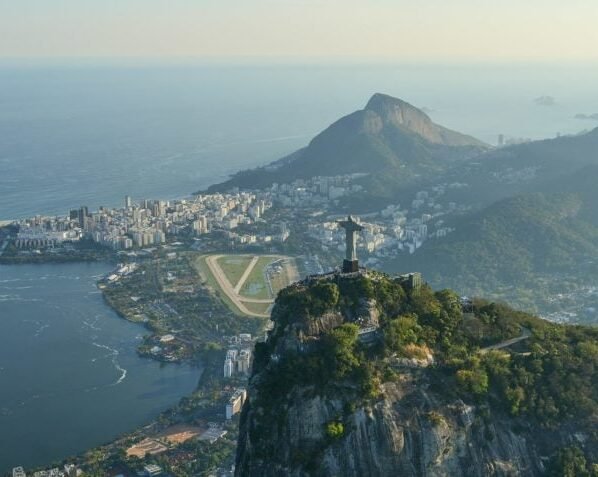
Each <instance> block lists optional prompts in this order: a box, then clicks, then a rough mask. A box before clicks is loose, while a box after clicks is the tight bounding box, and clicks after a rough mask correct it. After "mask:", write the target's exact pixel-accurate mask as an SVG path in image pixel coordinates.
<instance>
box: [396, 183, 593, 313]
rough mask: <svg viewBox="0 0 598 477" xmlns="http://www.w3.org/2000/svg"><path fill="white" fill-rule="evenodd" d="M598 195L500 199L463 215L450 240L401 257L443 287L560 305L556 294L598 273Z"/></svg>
mask: <svg viewBox="0 0 598 477" xmlns="http://www.w3.org/2000/svg"><path fill="white" fill-rule="evenodd" d="M594 177H595V178H596V179H598V174H596V175H595V176H594ZM596 199H598V196H596V192H594V193H593V194H590V193H588V194H581V193H558V194H555V193H552V194H527V195H523V196H518V197H514V198H509V199H505V200H502V201H499V202H497V203H495V204H493V205H491V206H490V207H488V208H487V209H484V210H482V211H480V212H478V213H476V214H474V215H471V216H467V217H465V218H463V219H461V220H459V221H457V222H456V223H455V224H454V226H455V228H456V231H455V232H453V233H452V234H449V235H448V236H447V237H446V238H443V239H442V240H432V241H429V242H427V243H426V244H425V245H424V246H423V247H422V249H421V250H419V251H418V252H417V253H415V254H414V255H412V256H409V257H401V258H400V263H401V264H400V266H401V267H407V268H411V269H416V270H421V271H422V272H424V274H425V275H426V277H427V278H428V280H429V281H430V283H432V284H434V285H435V286H442V287H451V288H454V289H457V290H459V292H461V293H465V294H469V295H472V294H473V295H485V296H493V297H497V298H500V299H505V300H508V301H509V302H510V303H515V304H517V305H518V306H520V307H522V308H524V309H528V310H532V311H536V310H538V309H541V310H543V311H544V312H546V311H558V307H557V305H556V304H555V303H554V296H555V295H556V294H562V293H567V292H575V291H576V290H578V289H581V288H582V287H583V286H584V285H586V284H588V283H593V282H595V280H596V278H598V264H596V263H595V257H596V256H598V221H594V220H592V218H591V210H593V209H594V204H595V201H596ZM394 266H395V265H394V264H393V263H390V264H389V265H388V267H387V268H388V269H389V270H391V269H392V268H393V267H394ZM569 276H570V277H572V278H571V279H569Z"/></svg>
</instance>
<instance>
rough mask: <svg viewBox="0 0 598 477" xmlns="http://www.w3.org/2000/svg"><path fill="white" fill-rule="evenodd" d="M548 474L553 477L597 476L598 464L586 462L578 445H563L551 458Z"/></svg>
mask: <svg viewBox="0 0 598 477" xmlns="http://www.w3.org/2000/svg"><path fill="white" fill-rule="evenodd" d="M548 475H550V476H553V477H598V464H588V462H587V460H586V457H585V456H584V454H583V452H582V450H581V449H580V448H579V447H565V448H564V449H561V450H560V451H559V452H557V453H556V455H555V456H553V458H552V459H551V461H550V464H549V472H548Z"/></svg>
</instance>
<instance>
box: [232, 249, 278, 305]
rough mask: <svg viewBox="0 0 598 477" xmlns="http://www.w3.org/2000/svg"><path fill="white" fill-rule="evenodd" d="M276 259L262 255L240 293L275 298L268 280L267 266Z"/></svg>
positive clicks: (263, 298) (248, 296) (260, 297)
mask: <svg viewBox="0 0 598 477" xmlns="http://www.w3.org/2000/svg"><path fill="white" fill-rule="evenodd" d="M274 260H275V258H274V257H267V256H266V257H260V258H259V259H258V261H257V263H256V264H255V267H253V270H251V273H250V274H249V276H248V277H247V280H246V281H245V283H244V284H243V286H242V287H241V290H240V293H239V294H240V295H242V296H245V297H247V298H257V299H260V300H267V299H272V298H274V297H273V296H272V294H271V293H270V287H269V285H268V283H267V281H266V275H265V274H266V267H267V266H268V265H270V264H271V263H272V262H273V261H274Z"/></svg>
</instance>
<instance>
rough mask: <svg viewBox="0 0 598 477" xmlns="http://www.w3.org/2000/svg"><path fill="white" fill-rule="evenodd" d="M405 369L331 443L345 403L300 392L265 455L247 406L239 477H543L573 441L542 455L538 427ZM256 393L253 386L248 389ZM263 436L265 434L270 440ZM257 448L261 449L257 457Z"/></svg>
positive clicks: (562, 440)
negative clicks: (493, 414)
mask: <svg viewBox="0 0 598 477" xmlns="http://www.w3.org/2000/svg"><path fill="white" fill-rule="evenodd" d="M417 375H418V372H417V371H413V370H411V371H408V372H406V373H405V374H404V375H403V377H402V381H403V382H401V383H398V384H397V383H388V384H385V385H383V386H382V389H383V392H382V397H381V398H380V399H379V400H377V401H376V402H375V403H372V404H371V405H367V406H363V407H361V406H360V407H358V408H357V409H355V410H354V411H353V412H351V413H350V414H349V415H348V416H346V417H345V418H344V422H345V427H346V429H347V430H346V434H345V435H344V436H343V437H342V438H340V439H339V440H336V441H332V442H329V441H328V437H327V436H326V434H325V431H324V429H325V428H326V425H327V424H328V423H329V422H331V421H334V420H335V419H338V416H339V415H342V414H343V413H344V412H345V407H346V405H347V403H346V402H345V401H343V399H324V398H322V397H320V396H313V390H311V389H307V390H306V389H304V390H300V389H295V390H293V391H291V392H290V393H289V395H288V405H287V406H285V408H283V409H279V410H277V413H279V417H280V421H278V422H277V421H273V422H270V423H269V424H265V426H266V428H267V431H265V436H267V439H268V440H269V441H271V442H272V444H273V445H271V446H269V447H268V453H267V455H264V454H260V452H261V450H262V449H263V442H253V440H252V438H251V434H252V432H251V431H252V428H254V426H256V425H257V423H258V422H260V415H261V414H262V411H261V410H260V409H259V408H253V407H252V406H251V405H249V406H248V407H247V409H245V413H244V416H243V425H242V428H241V436H242V437H241V442H240V443H239V444H240V448H239V456H238V462H237V465H238V472H237V475H239V476H256V477H257V476H264V477H268V476H272V477H274V476H293V477H305V476H312V475H313V476H339V477H340V476H344V477H353V476H354V477H383V476H395V475H400V476H479V477H482V476H489V475H496V476H510V475H521V476H534V475H545V474H544V470H545V468H544V459H543V457H544V458H547V456H548V454H549V452H553V451H554V449H555V448H556V447H555V446H559V445H561V446H564V445H567V444H569V443H570V440H571V439H570V437H568V436H567V435H566V434H563V435H559V434H554V433H551V437H552V438H554V439H555V440H554V441H553V442H552V443H550V445H549V448H550V450H549V449H548V448H547V449H545V452H546V454H543V453H542V450H541V449H542V446H540V445H539V442H538V440H539V438H540V437H541V435H542V432H543V431H542V430H540V429H536V430H534V429H530V428H525V427H524V428H521V427H519V425H520V424H519V425H515V423H510V422H504V421H502V420H501V419H496V420H494V419H491V420H490V422H488V423H485V420H487V419H488V416H487V415H485V414H484V410H480V409H478V408H477V407H475V406H469V405H466V404H464V403H463V402H462V401H459V400H456V401H453V402H450V403H446V402H444V400H443V399H441V398H440V399H439V397H438V396H436V395H435V394H434V393H431V392H429V391H428V390H427V386H428V383H427V379H425V378H424V377H422V376H417ZM255 391H256V389H255V388H252V390H251V392H255ZM265 436H263V437H265ZM256 451H257V452H256Z"/></svg>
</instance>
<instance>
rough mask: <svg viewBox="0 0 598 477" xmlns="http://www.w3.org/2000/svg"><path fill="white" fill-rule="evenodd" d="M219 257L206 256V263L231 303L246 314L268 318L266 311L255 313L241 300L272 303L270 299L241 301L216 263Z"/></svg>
mask: <svg viewBox="0 0 598 477" xmlns="http://www.w3.org/2000/svg"><path fill="white" fill-rule="evenodd" d="M220 257H222V255H211V256H209V257H206V264H207V265H208V268H209V269H210V272H211V273H212V275H213V276H214V278H215V279H216V281H217V282H218V285H220V288H222V291H223V292H224V293H226V296H228V298H229V299H230V301H232V302H233V304H234V305H235V306H236V307H237V308H238V309H239V310H241V312H242V313H244V314H246V315H249V316H257V317H259V318H269V317H270V315H269V314H267V313H255V312H253V311H251V310H249V308H247V307H246V306H245V305H244V303H243V301H245V302H248V303H272V300H265V301H253V299H250V298H249V299H243V301H241V299H240V297H239V295H237V293H235V290H234V288H233V287H232V285H231V284H230V282H229V281H228V279H227V278H226V275H225V274H224V272H223V271H222V269H221V268H220V266H219V265H218V263H217V260H218V259H219V258H220ZM253 266H255V264H253ZM248 268H249V267H248ZM241 278H242V277H241Z"/></svg>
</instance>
